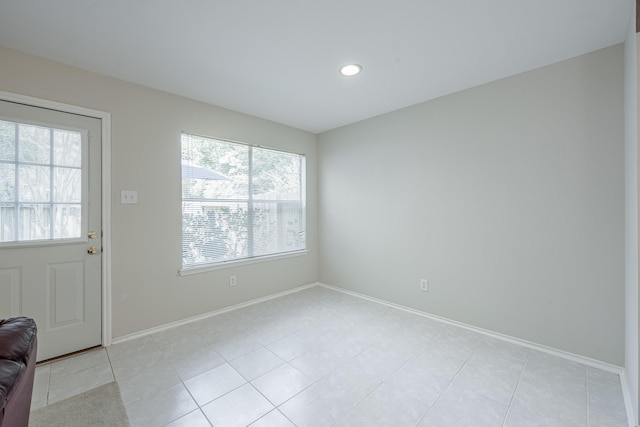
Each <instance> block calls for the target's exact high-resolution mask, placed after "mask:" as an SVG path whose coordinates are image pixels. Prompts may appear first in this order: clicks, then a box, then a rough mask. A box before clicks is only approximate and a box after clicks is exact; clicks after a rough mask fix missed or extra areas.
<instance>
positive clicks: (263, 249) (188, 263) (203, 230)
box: [182, 134, 306, 269]
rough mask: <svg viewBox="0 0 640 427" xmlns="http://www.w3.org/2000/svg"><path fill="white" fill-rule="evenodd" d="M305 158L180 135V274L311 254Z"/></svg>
mask: <svg viewBox="0 0 640 427" xmlns="http://www.w3.org/2000/svg"><path fill="white" fill-rule="evenodd" d="M304 176H305V157H304V156H303V155H299V154H293V153H287V152H283V151H277V150H272V149H266V148H263V147H255V146H250V145H245V144H240V143H235V142H229V141H223V140H219V139H213V138H207V137H201V136H195V135H189V134H183V135H182V268H183V269H189V268H197V267H204V266H208V265H219V264H221V263H225V262H230V261H239V260H245V259H252V258H259V257H264V256H271V255H278V254H287V253H292V252H296V251H302V250H305V249H306V231H305V226H306V224H305V185H304Z"/></svg>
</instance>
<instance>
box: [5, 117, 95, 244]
mask: <svg viewBox="0 0 640 427" xmlns="http://www.w3.org/2000/svg"><path fill="white" fill-rule="evenodd" d="M82 209H83V206H82V134H81V133H80V132H77V131H71V130H64V129H55V128H50V127H43V126H37V125H32V124H26V123H17V122H12V121H6V120H0V243H12V242H13V243H14V242H27V241H38V240H39V241H43V240H54V239H76V238H80V236H81V234H82Z"/></svg>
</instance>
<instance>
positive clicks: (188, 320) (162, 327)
mask: <svg viewBox="0 0 640 427" xmlns="http://www.w3.org/2000/svg"><path fill="white" fill-rule="evenodd" d="M319 285H320V284H319V283H310V284H308V285H302V286H298V287H295V288H293V289H289V290H286V291H283V292H278V293H276V294H272V295H267V296H266V297H261V298H256V299H252V300H250V301H247V302H243V303H240V304H236V305H232V306H229V307H225V308H221V309H219V310H214V311H210V312H208V313H203V314H198V315H197V316H192V317H188V318H186V319H182V320H177V321H175V322H171V323H165V324H164V325H160V326H155V327H153V328H150V329H145V330H144V331H140V332H134V333H133V334H129V335H124V336H122V337H118V338H114V339H113V340H112V341H111V343H112V344H120V343H123V342H125V341H130V340H134V339H136V338H141V337H145V336H148V335H152V334H157V333H158V332H162V331H166V330H167V329H172V328H175V327H177V326H182V325H187V324H189V323H193V322H197V321H198V320H204V319H208V318H209V317H213V316H218V315H220V314H223V313H228V312H230V311H234V310H238V309H240V308H244V307H249V306H250V305H254V304H259V303H261V302H265V301H269V300H272V299H275V298H279V297H282V296H285V295H289V294H293V293H295V292H300V291H302V290H304V289H308V288H312V287H314V286H319Z"/></svg>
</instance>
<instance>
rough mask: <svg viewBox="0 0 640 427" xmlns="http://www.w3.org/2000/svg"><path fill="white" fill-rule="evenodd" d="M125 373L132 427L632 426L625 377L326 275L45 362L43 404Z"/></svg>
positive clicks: (37, 398)
mask: <svg viewBox="0 0 640 427" xmlns="http://www.w3.org/2000/svg"><path fill="white" fill-rule="evenodd" d="M114 379H115V380H116V381H117V382H118V385H119V387H120V391H121V394H122V399H123V402H124V404H125V406H126V410H127V414H128V416H129V419H130V421H131V425H132V426H133V427H136V426H141V427H152V426H173V427H179V426H184V427H187V426H188V427H198V426H211V425H213V426H246V425H251V426H254V427H258V426H300V427H307V426H310V427H313V426H367V427H369V426H446V427H449V426H505V427H506V426H508V427H513V426H547V427H552V426H559V427H560V426H561V427H567V426H585V427H595V426H608V427H616V426H620V427H623V426H624V427H626V426H628V424H627V421H626V413H625V408H624V403H623V397H622V392H621V386H620V379H619V378H618V376H617V375H616V374H614V373H610V372H606V371H602V370H599V369H595V368H592V367H588V366H585V365H582V364H579V363H576V362H572V361H568V360H565V359H561V358H558V357H554V356H551V355H548V354H546V353H542V352H539V351H536V350H530V349H529V348H525V347H521V346H518V345H514V344H511V343H507V342H504V341H500V340H497V339H494V338H490V337H486V336H484V335H480V334H477V333H475V332H471V331H469V330H466V329H462V328H457V327H454V326H451V325H448V324H445V323H440V322H437V321H434V320H431V319H429V318H426V317H423V316H419V315H415V314H412V313H408V312H405V311H401V310H398V309H394V308H391V307H388V306H385V305H381V304H377V303H374V302H371V301H367V300H364V299H361V298H357V297H353V296H350V295H346V294H343V293H341V292H337V291H333V290H330V289H326V288H323V287H313V288H309V289H306V290H303V291H300V292H296V293H294V294H290V295H287V296H284V297H280V298H277V299H274V300H270V301H267V302H263V303H260V304H256V305H253V306H250V307H246V308H243V309H239V310H235V311H232V312H228V313H225V314H222V315H218V316H215V317H211V318H209V319H206V320H202V321H198V322H195V323H191V324H188V325H184V326H180V327H176V328H174V329H171V330H167V331H164V332H160V333H157V334H153V335H151V336H147V337H144V338H140V339H136V340H131V341H128V342H124V343H121V344H117V345H113V346H111V347H109V348H107V349H100V350H96V351H92V352H90V353H86V354H82V355H79V356H76V357H73V358H70V359H66V360H62V361H58V362H54V363H50V364H46V365H43V366H39V367H38V368H37V371H36V380H35V387H34V396H33V408H34V409H35V408H38V407H42V406H45V405H47V404H52V403H55V402H58V401H60V400H62V399H65V398H67V397H70V396H73V395H76V394H79V393H81V392H84V391H87V390H90V389H92V388H95V387H98V386H100V385H103V384H106V383H108V382H110V381H113V380H114Z"/></svg>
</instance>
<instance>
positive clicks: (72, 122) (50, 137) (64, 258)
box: [0, 101, 102, 360]
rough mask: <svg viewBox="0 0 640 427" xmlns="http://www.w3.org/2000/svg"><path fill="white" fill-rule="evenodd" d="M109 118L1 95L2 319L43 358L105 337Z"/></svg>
mask: <svg viewBox="0 0 640 427" xmlns="http://www.w3.org/2000/svg"><path fill="white" fill-rule="evenodd" d="M101 212H102V208H101V121H100V119H96V118H91V117H86V116H81V115H76V114H71V113H64V112H60V111H54V110H50V109H45V108H39V107H33V106H27V105H22V104H18V103H13V102H7V101H0V318H8V317H15V316H28V317H32V318H33V319H35V321H36V324H37V325H38V360H46V359H50V358H53V357H57V356H60V355H64V354H68V353H71V352H74V351H78V350H82V349H85V348H90V347H94V346H97V345H100V344H101V343H102V313H101V309H102V300H101V298H102V293H101V288H102V283H101V277H102V273H101V270H102V231H101Z"/></svg>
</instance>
